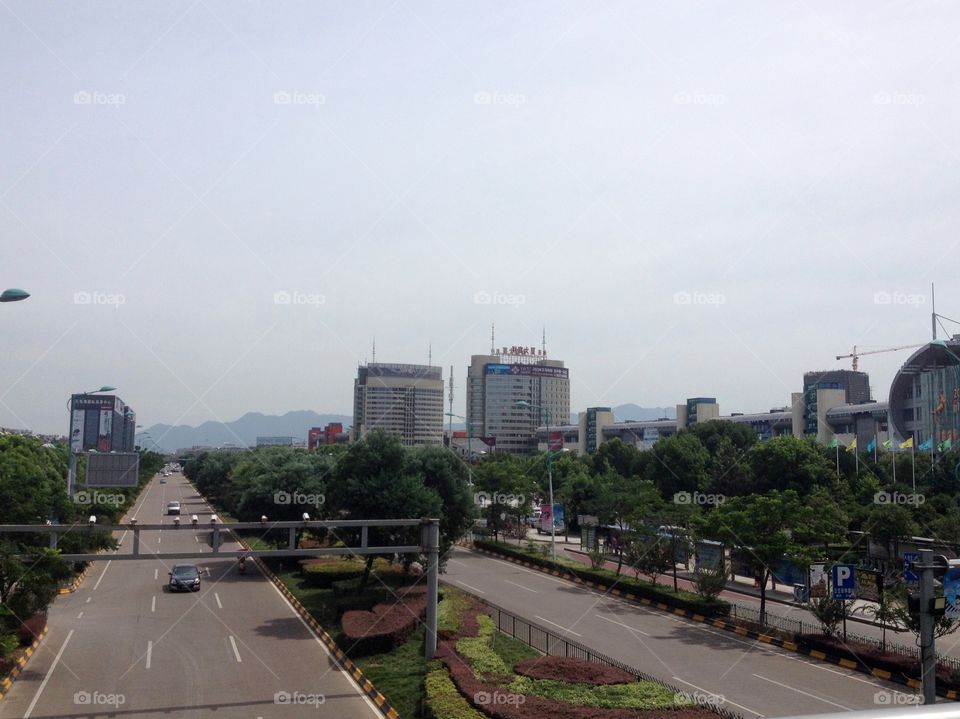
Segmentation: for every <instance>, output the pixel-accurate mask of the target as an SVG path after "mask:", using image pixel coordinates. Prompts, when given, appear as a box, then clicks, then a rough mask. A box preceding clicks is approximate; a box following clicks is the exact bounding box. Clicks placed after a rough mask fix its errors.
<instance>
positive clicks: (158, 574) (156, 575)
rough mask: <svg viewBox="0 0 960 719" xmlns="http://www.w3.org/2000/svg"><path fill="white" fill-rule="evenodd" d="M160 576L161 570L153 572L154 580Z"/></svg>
mask: <svg viewBox="0 0 960 719" xmlns="http://www.w3.org/2000/svg"><path fill="white" fill-rule="evenodd" d="M158 576H160V570H159V569H154V570H153V578H154V579H156V578H157V577H158Z"/></svg>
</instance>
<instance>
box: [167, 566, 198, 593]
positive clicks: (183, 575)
mask: <svg viewBox="0 0 960 719" xmlns="http://www.w3.org/2000/svg"><path fill="white" fill-rule="evenodd" d="M169 574H170V591H171V592H180V591H184V592H187V591H190V592H196V591H198V590H199V589H200V568H199V567H198V566H197V565H196V564H174V565H173V569H172V570H171V571H170V572H169Z"/></svg>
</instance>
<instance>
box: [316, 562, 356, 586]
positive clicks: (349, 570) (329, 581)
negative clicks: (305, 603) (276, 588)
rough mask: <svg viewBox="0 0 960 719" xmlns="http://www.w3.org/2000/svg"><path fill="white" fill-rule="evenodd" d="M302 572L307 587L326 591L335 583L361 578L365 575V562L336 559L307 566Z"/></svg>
mask: <svg viewBox="0 0 960 719" xmlns="http://www.w3.org/2000/svg"><path fill="white" fill-rule="evenodd" d="M301 572H302V573H303V583H304V584H305V585H306V586H308V587H320V588H322V589H326V588H329V587H330V586H332V585H333V583H334V582H340V581H343V580H345V579H356V578H358V577H360V576H361V575H362V574H363V562H362V561H360V560H358V559H335V560H333V561H331V562H317V563H316V564H305V565H303V567H302V568H301Z"/></svg>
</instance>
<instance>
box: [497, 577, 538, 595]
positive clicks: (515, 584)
mask: <svg viewBox="0 0 960 719" xmlns="http://www.w3.org/2000/svg"><path fill="white" fill-rule="evenodd" d="M503 581H505V582H506V583H507V584H512V585H513V586H515V587H520V589H526V590H527V591H528V592H533V593H534V594H539V593H540V592H538V591H537V590H536V589H530V587H525V586H523V585H522V584H517V583H516V582H511V581H510V580H509V579H504V580H503Z"/></svg>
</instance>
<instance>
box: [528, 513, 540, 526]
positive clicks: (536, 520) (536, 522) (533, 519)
mask: <svg viewBox="0 0 960 719" xmlns="http://www.w3.org/2000/svg"><path fill="white" fill-rule="evenodd" d="M527 524H529V525H530V527H532V528H533V529H536V528H537V527H539V526H540V510H539V509H534V510H533V514H531V515H530V516H529V517H527Z"/></svg>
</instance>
